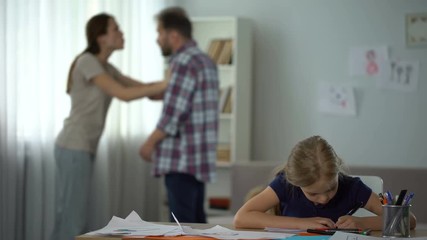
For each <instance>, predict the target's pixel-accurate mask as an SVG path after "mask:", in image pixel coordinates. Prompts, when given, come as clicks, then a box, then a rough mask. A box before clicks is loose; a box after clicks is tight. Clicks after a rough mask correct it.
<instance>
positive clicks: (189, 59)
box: [153, 41, 219, 182]
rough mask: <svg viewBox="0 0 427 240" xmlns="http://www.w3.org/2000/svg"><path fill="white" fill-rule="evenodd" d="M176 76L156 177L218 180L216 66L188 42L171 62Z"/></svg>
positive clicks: (163, 125) (163, 119) (170, 89)
mask: <svg viewBox="0 0 427 240" xmlns="http://www.w3.org/2000/svg"><path fill="white" fill-rule="evenodd" d="M169 64H170V67H171V70H172V75H171V79H170V82H169V86H168V88H167V90H166V92H165V96H164V105H163V110H162V115H161V117H160V121H159V122H158V124H157V128H158V129H160V130H162V131H164V132H165V133H166V134H167V136H166V138H164V139H163V140H162V141H160V142H159V143H158V145H157V146H156V150H155V152H154V154H153V155H154V156H153V161H154V167H153V175H155V176H161V175H164V174H166V173H171V172H178V173H188V174H191V175H193V176H195V177H196V179H198V180H199V181H202V182H212V181H214V180H215V178H216V171H215V167H216V146H217V139H218V98H219V80H218V72H217V67H216V64H215V63H214V62H213V61H212V60H211V59H210V58H209V57H208V56H207V55H206V54H205V53H203V52H202V51H201V50H200V49H199V48H198V47H197V46H196V43H195V42H194V41H189V42H187V43H186V44H185V45H184V46H183V47H181V48H180V49H179V50H178V51H177V52H176V53H175V54H174V55H172V56H171V59H170V61H169Z"/></svg>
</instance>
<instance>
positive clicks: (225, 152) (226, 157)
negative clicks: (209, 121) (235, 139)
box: [216, 143, 231, 162]
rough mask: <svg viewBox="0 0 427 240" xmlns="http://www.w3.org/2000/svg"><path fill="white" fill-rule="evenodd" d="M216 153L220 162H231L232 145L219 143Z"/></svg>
mask: <svg viewBox="0 0 427 240" xmlns="http://www.w3.org/2000/svg"><path fill="white" fill-rule="evenodd" d="M216 155H217V160H218V161H219V162H230V159H231V158H230V157H231V156H230V155H231V150H230V145H229V144H225V143H222V144H218V146H217V149H216Z"/></svg>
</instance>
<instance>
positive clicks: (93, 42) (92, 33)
mask: <svg viewBox="0 0 427 240" xmlns="http://www.w3.org/2000/svg"><path fill="white" fill-rule="evenodd" d="M111 18H113V16H111V15H109V14H106V13H100V14H97V15H95V16H93V17H92V18H90V19H89V21H88V22H87V24H86V40H87V47H86V49H85V50H84V51H83V52H82V53H81V54H83V53H86V52H89V53H92V54H98V53H99V52H100V51H101V49H100V48H99V44H98V41H97V39H98V37H99V36H102V35H104V34H106V33H107V28H108V22H109V20H110V19H111ZM81 54H79V55H78V56H77V57H76V58H75V59H74V61H73V63H72V64H71V67H70V71H69V72H68V80H67V91H66V92H67V93H70V90H71V86H72V85H73V81H72V80H71V73H72V71H73V69H74V66H75V65H76V60H77V58H78V57H79V56H80V55H81Z"/></svg>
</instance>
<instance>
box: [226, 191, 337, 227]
mask: <svg viewBox="0 0 427 240" xmlns="http://www.w3.org/2000/svg"><path fill="white" fill-rule="evenodd" d="M277 204H279V198H278V197H277V195H276V193H275V192H274V190H273V189H272V188H271V187H267V188H266V189H265V190H264V191H262V192H261V193H259V194H258V195H256V196H255V197H253V198H251V199H250V200H249V201H247V202H246V203H245V204H244V205H243V206H242V207H241V208H240V209H239V211H237V213H236V215H235V216H234V226H235V227H236V228H265V227H277V228H290V229H307V228H322V227H333V226H334V222H332V220H330V219H328V218H319V217H316V218H295V217H286V216H275V215H271V214H268V213H266V211H267V210H268V209H270V208H272V207H274V206H275V205H277Z"/></svg>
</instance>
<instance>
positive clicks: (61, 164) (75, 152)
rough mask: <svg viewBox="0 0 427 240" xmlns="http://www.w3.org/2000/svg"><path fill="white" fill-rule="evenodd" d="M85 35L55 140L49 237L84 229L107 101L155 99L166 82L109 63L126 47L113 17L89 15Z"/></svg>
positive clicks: (71, 236)
mask: <svg viewBox="0 0 427 240" xmlns="http://www.w3.org/2000/svg"><path fill="white" fill-rule="evenodd" d="M86 38H87V48H86V49H85V50H84V51H83V53H81V54H80V55H79V56H77V58H76V59H75V60H74V62H73V64H72V65H71V68H70V71H69V75H68V84H67V93H69V94H70V97H71V112H70V116H69V117H68V118H67V119H66V120H65V121H64V127H63V129H62V131H61V132H60V133H59V136H58V137H57V139H56V146H55V160H56V186H55V189H56V193H55V194H56V196H55V197H56V200H55V201H56V209H55V217H56V218H55V228H54V231H53V234H52V236H51V239H63V240H68V239H74V237H75V236H76V235H78V234H81V233H83V232H84V231H86V229H85V228H86V219H87V216H86V211H87V206H86V205H87V200H88V193H89V186H90V179H91V175H92V168H93V162H94V159H95V154H96V150H97V146H98V142H99V139H100V137H101V134H102V131H103V130H104V125H105V119H106V115H107V111H108V108H109V106H110V103H111V99H112V98H113V97H116V98H118V99H120V100H123V101H130V100H134V99H138V98H142V97H154V96H157V95H159V94H161V93H162V92H163V91H164V90H165V89H166V87H167V82H166V81H161V82H157V83H153V84H142V83H140V82H137V81H135V80H133V79H131V78H129V77H126V76H124V75H122V74H121V73H120V72H119V71H118V70H117V69H116V68H115V67H114V66H113V65H111V64H110V63H109V62H108V59H109V57H110V56H111V54H112V53H113V52H114V51H115V50H119V49H123V45H124V39H123V33H122V32H121V30H120V28H119V26H118V25H117V23H116V21H115V20H114V18H113V17H112V16H110V15H108V14H104V13H102V14H98V15H96V16H93V17H92V18H91V19H90V20H89V22H88V23H87V25H86Z"/></svg>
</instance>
